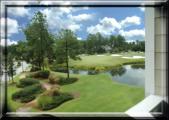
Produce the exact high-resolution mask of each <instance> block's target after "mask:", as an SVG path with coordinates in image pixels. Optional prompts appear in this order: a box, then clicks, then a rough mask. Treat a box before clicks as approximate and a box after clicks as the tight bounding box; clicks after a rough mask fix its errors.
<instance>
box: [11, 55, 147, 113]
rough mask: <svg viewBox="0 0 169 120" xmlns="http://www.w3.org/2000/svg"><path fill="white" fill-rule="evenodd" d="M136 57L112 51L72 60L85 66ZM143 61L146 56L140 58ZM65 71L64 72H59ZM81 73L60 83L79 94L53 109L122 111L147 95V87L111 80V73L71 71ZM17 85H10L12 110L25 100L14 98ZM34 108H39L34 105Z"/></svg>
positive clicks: (105, 64) (16, 78)
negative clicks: (121, 55) (111, 52)
mask: <svg viewBox="0 0 169 120" xmlns="http://www.w3.org/2000/svg"><path fill="white" fill-rule="evenodd" d="M123 55H124V56H133V55H140V56H144V53H134V52H133V53H129V54H123ZM135 61H137V60H135V59H134V60H132V59H131V60H129V59H123V58H120V57H112V56H110V55H108V56H104V57H100V56H96V55H91V56H84V57H82V60H81V61H72V60H71V61H70V65H72V66H74V65H85V66H93V65H97V66H112V65H113V66H114V65H117V64H123V63H126V62H135ZM141 61H144V59H141ZM56 74H59V75H65V74H63V73H56ZM21 75H23V74H20V75H18V76H16V77H15V81H16V82H17V81H18V80H19V76H21ZM71 76H78V77H79V81H78V82H76V83H74V84H70V85H65V86H62V87H61V90H62V91H64V92H73V93H77V94H80V96H79V98H76V99H74V100H71V101H68V102H66V103H64V104H62V105H61V106H59V107H58V108H55V109H52V110H50V111H52V112H68V111H69V112H91V111H93V112H107V111H109V112H120V111H125V110H127V109H128V108H130V107H131V106H133V105H135V104H136V103H138V102H139V101H141V100H142V99H143V98H144V89H142V88H137V87H133V86H128V85H124V84H120V83H117V82H115V81H112V80H111V78H110V76H108V75H106V74H100V75H71ZM17 90H19V89H18V88H16V87H15V85H9V86H8V105H9V106H10V109H11V110H12V111H16V109H17V108H19V107H21V106H22V104H21V103H19V102H15V101H13V100H12V99H11V95H12V94H13V93H15V92H16V91H17ZM32 111H37V110H36V109H32Z"/></svg>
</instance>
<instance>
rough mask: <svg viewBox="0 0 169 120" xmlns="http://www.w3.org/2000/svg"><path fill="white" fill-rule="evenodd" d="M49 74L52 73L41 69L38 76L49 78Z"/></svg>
mask: <svg viewBox="0 0 169 120" xmlns="http://www.w3.org/2000/svg"><path fill="white" fill-rule="evenodd" d="M49 74H50V72H49V71H48V70H44V71H39V72H38V77H39V78H48V77H49Z"/></svg>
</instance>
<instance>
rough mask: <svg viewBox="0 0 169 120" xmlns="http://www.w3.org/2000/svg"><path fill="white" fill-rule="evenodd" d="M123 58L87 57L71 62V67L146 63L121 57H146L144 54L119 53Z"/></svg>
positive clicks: (107, 56)
mask: <svg viewBox="0 0 169 120" xmlns="http://www.w3.org/2000/svg"><path fill="white" fill-rule="evenodd" d="M119 54H120V55H122V56H111V55H110V54H105V55H104V56H97V55H86V56H81V60H76V61H75V60H70V66H71V67H75V68H76V67H78V68H83V67H84V68H85V67H92V66H108V67H110V66H117V65H122V64H126V63H133V62H134V63H135V62H144V59H143V58H142V59H125V58H121V57H132V56H144V53H136V52H128V53H119Z"/></svg>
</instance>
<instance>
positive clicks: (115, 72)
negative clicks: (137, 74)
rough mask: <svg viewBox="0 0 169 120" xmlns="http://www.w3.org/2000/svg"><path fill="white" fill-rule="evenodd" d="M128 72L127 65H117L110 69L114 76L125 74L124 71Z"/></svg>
mask: <svg viewBox="0 0 169 120" xmlns="http://www.w3.org/2000/svg"><path fill="white" fill-rule="evenodd" d="M125 72H126V69H125V67H117V68H113V69H112V70H110V74H111V75H112V76H115V75H120V76H121V75H123V74H124V73H125Z"/></svg>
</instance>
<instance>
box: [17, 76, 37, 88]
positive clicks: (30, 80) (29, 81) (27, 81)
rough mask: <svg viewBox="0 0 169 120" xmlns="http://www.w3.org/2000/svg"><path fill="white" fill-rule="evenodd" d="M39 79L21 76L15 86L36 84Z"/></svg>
mask: <svg viewBox="0 0 169 120" xmlns="http://www.w3.org/2000/svg"><path fill="white" fill-rule="evenodd" d="M38 83H39V80H36V79H33V78H23V79H21V80H20V81H19V84H17V87H21V88H23V87H27V86H30V85H33V84H38Z"/></svg>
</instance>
